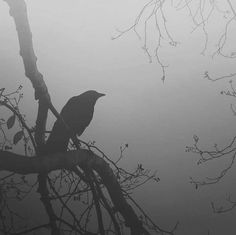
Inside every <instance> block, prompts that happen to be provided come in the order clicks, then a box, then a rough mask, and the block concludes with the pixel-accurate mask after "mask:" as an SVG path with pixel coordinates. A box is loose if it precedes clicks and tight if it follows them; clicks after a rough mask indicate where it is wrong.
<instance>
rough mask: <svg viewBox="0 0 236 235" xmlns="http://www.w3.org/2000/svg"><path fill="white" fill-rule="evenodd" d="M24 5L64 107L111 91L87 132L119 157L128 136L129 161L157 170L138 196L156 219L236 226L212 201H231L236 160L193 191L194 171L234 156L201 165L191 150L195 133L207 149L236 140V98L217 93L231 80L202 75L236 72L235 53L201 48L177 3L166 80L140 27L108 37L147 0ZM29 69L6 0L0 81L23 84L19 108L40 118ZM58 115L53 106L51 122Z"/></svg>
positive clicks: (164, 54) (0, 10) (190, 227)
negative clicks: (227, 55)
mask: <svg viewBox="0 0 236 235" xmlns="http://www.w3.org/2000/svg"><path fill="white" fill-rule="evenodd" d="M26 4H27V10H28V17H29V23H30V26H31V31H32V35H33V43H34V49H35V51H36V56H37V58H38V60H37V65H38V67H39V70H40V72H41V73H42V74H43V75H44V79H45V82H46V84H47V86H48V89H49V92H50V95H51V98H52V102H53V104H54V105H55V107H56V108H57V110H59V111H60V110H61V108H62V107H63V105H64V104H65V103H66V102H67V100H68V99H69V98H70V97H72V96H75V95H78V94H80V93H82V92H84V91H86V90H96V91H98V92H101V93H105V94H106V96H105V97H104V98H102V99H101V100H99V101H98V103H97V104H96V107H95V112H94V117H93V120H92V122H91V124H90V125H89V127H88V128H87V129H86V131H85V132H84V133H83V135H82V136H81V139H83V140H84V141H96V145H97V146H99V147H100V148H101V149H102V150H103V151H104V152H105V153H106V154H107V155H109V156H110V157H111V159H113V160H114V161H115V160H117V159H118V158H119V154H120V146H121V145H122V146H123V145H124V144H126V143H128V145H129V147H128V149H126V151H125V153H124V158H122V160H121V162H120V165H121V166H122V167H124V168H125V169H135V168H136V167H137V164H142V165H143V167H145V168H147V169H150V170H153V171H155V170H156V171H157V175H158V177H160V182H158V183H148V184H146V185H144V186H143V187H142V188H139V189H137V190H136V191H135V194H134V195H133V196H134V198H135V199H136V200H137V201H138V202H139V203H140V204H141V205H142V206H143V208H145V211H146V212H147V213H148V214H149V215H150V216H151V217H152V218H153V220H154V221H156V222H157V223H158V224H159V225H161V226H163V227H165V228H171V227H172V226H174V224H175V223H176V222H177V221H179V227H178V229H177V231H176V234H177V235H199V234H202V235H204V234H205V235H207V234H208V231H210V234H213V235H222V234H227V235H233V234H235V233H236V226H235V222H234V220H235V216H236V211H235V210H232V211H230V212H229V213H223V214H216V213H213V211H212V208H211V202H215V203H216V205H218V206H221V205H224V206H227V201H226V199H227V196H228V195H229V194H230V195H231V196H232V198H234V197H236V191H235V189H234V188H235V187H234V180H233V179H234V178H235V166H233V167H232V169H231V170H230V171H229V172H228V173H227V174H226V175H225V177H224V178H223V180H221V181H220V182H219V183H217V184H214V185H209V186H203V187H199V188H198V189H196V188H195V187H194V185H193V184H191V183H190V177H193V178H194V179H196V180H204V179H205V178H206V177H214V176H216V175H217V174H219V173H220V171H221V170H222V169H223V168H224V167H226V166H227V165H228V164H229V162H230V159H229V158H225V159H220V160H217V161H214V162H209V163H206V164H200V165H198V164H197V162H198V159H199V157H198V156H197V155H196V154H193V153H191V152H186V151H185V149H186V146H191V145H192V144H193V135H197V136H198V137H199V143H200V145H201V146H202V147H203V148H204V149H213V148H214V144H218V146H220V147H224V146H225V145H227V144H228V143H229V142H230V141H231V140H232V139H233V137H234V135H235V128H234V126H235V116H234V115H233V112H232V110H231V109H230V104H231V103H234V100H233V98H230V97H227V96H223V95H221V94H220V92H221V91H222V90H224V89H227V88H228V87H229V85H228V83H227V82H225V81H223V80H222V81H219V82H217V83H213V82H211V81H209V80H207V79H204V72H205V71H210V72H211V73H212V74H214V76H216V77H217V76H221V75H223V74H228V73H233V72H234V68H235V65H234V63H233V62H234V61H233V60H225V59H224V58H218V57H217V58H215V59H213V60H212V58H211V53H212V51H213V48H211V46H209V47H208V49H207V51H206V53H205V55H204V56H203V55H201V51H202V48H203V47H204V33H203V32H202V31H201V30H196V31H194V32H193V33H191V31H192V25H191V20H190V19H189V16H188V14H187V13H186V12H184V11H183V12H182V11H179V12H176V11H174V10H172V11H170V13H169V14H168V16H166V17H167V18H168V25H169V27H170V29H171V33H172V35H174V37H175V39H176V40H177V41H178V42H180V43H179V44H178V45H177V46H176V47H171V46H167V47H164V46H163V48H162V49H161V50H160V55H161V58H162V59H163V61H164V63H165V64H167V65H168V67H167V68H166V80H165V82H164V83H163V82H162V81H161V77H162V71H161V68H160V66H159V65H158V63H157V62H156V60H155V59H153V62H152V63H149V60H148V58H147V56H146V55H145V53H144V52H143V50H142V48H141V47H142V41H140V40H138V38H137V37H136V36H135V34H134V33H132V32H128V33H127V34H125V35H123V36H122V37H120V38H119V39H116V40H111V38H112V37H113V36H114V35H116V33H117V32H116V28H119V29H125V28H127V27H129V26H130V25H132V23H133V21H134V19H135V17H136V16H137V13H138V11H139V10H140V9H141V7H142V5H144V4H145V1H139V2H136V1H134V0H130V1H128V2H127V1H113V0H112V1H107V0H106V1H105V0H100V1H94V0H88V1H78V0H70V1H61V0H51V1H46V0H41V1H36V0H30V1H29V0H27V1H26ZM210 30H211V35H212V36H211V38H210V39H209V40H210V42H213V45H214V38H216V37H217V36H218V35H219V32H220V30H219V29H218V28H217V27H216V26H215V25H214V24H213V25H212V28H210ZM232 31H233V30H232ZM233 33H234V36H236V34H235V31H233ZM152 36H153V37H152ZM154 42H155V35H152V34H151V43H154ZM24 73H25V72H24V67H23V63H22V59H21V58H20V56H19V45H18V39H17V34H16V30H15V25H14V22H13V20H12V18H11V17H10V15H9V9H8V6H7V4H6V3H5V2H4V1H0V74H1V80H0V88H2V87H4V88H6V89H7V90H9V91H12V90H15V89H17V87H18V86H19V85H22V86H23V93H24V99H23V102H22V103H21V105H20V108H21V110H23V113H24V114H25V115H26V119H27V121H28V122H29V123H30V124H31V125H32V126H33V125H34V124H35V123H34V121H35V118H36V115H37V102H36V101H35V100H34V93H33V89H32V85H31V84H30V82H29V81H28V79H26V77H25V74H24ZM1 112H4V111H3V110H0V115H5V114H4V113H1ZM54 121H55V118H54V117H53V115H51V114H50V115H49V121H48V123H47V129H51V128H52V124H53V122H54ZM29 203H30V204H31V205H32V203H33V202H29ZM28 213H29V214H30V212H28ZM36 217H37V216H36ZM36 220H37V218H36Z"/></svg>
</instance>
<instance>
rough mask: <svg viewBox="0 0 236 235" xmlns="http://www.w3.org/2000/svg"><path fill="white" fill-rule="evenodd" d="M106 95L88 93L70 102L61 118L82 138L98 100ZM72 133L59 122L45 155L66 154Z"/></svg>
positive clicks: (95, 92) (63, 109)
mask: <svg viewBox="0 0 236 235" xmlns="http://www.w3.org/2000/svg"><path fill="white" fill-rule="evenodd" d="M104 95H105V94H102V93H98V92H97V91H94V90H90V91H86V92H84V93H82V94H80V95H78V96H74V97H72V98H70V99H69V100H68V102H67V103H66V105H65V106H64V107H63V108H62V110H61V113H60V114H61V116H62V118H63V119H64V121H65V122H66V123H67V124H68V126H69V127H70V128H71V129H72V131H74V133H76V134H77V135H78V136H80V135H81V134H82V133H83V132H84V130H85V129H86V127H87V126H88V125H89V123H90V122H91V120H92V118H93V113H94V106H95V103H96V101H97V99H98V98H100V97H102V96H104ZM69 139H70V133H69V132H68V131H67V130H66V128H65V127H64V125H63V123H62V122H60V121H59V120H57V121H56V122H55V123H54V126H53V128H52V132H51V134H50V135H49V137H48V140H47V142H46V146H45V153H56V152H65V151H66V150H67V146H68V142H69Z"/></svg>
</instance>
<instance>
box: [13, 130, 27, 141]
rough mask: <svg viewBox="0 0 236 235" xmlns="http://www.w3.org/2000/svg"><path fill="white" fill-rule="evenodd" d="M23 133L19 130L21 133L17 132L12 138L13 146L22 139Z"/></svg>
mask: <svg viewBox="0 0 236 235" xmlns="http://www.w3.org/2000/svg"><path fill="white" fill-rule="evenodd" d="M23 134H24V133H23V131H22V130H21V131H18V132H17V133H16V134H15V135H14V137H13V144H15V145H16V144H17V143H18V142H19V141H20V140H21V139H22V137H23Z"/></svg>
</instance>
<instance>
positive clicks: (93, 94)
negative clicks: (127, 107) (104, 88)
mask: <svg viewBox="0 0 236 235" xmlns="http://www.w3.org/2000/svg"><path fill="white" fill-rule="evenodd" d="M82 95H83V96H84V97H85V98H86V99H87V100H91V101H93V102H96V101H97V99H98V98H100V97H102V96H105V94H103V93H99V92H97V91H95V90H89V91H86V92H84V93H83V94H82Z"/></svg>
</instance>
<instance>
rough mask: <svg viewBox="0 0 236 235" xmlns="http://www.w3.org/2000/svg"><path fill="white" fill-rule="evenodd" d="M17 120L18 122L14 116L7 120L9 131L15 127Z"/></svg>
mask: <svg viewBox="0 0 236 235" xmlns="http://www.w3.org/2000/svg"><path fill="white" fill-rule="evenodd" d="M15 120H16V116H15V115H14V114H13V115H12V116H10V117H9V118H8V120H7V128H8V129H11V128H12V127H13V126H14V124H15Z"/></svg>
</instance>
